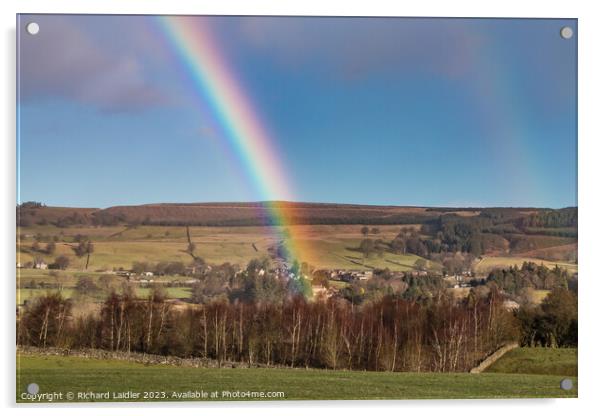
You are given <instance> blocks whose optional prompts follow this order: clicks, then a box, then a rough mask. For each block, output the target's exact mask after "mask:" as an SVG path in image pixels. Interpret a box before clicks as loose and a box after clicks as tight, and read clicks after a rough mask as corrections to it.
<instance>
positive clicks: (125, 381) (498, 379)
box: [17, 355, 577, 403]
mask: <svg viewBox="0 0 602 416" xmlns="http://www.w3.org/2000/svg"><path fill="white" fill-rule="evenodd" d="M17 368H18V370H19V371H18V372H17V401H18V402H21V403H23V402H31V400H27V399H26V397H24V396H22V394H23V392H25V391H26V389H27V385H28V384H29V383H37V384H38V385H39V386H40V393H49V392H62V393H63V401H69V400H67V399H66V395H67V393H68V392H72V393H75V394H76V399H75V400H77V392H90V391H92V392H107V391H108V392H110V394H111V395H112V394H113V393H116V392H125V391H132V392H137V393H141V397H138V398H137V399H133V400H132V399H123V398H111V399H110V400H113V401H115V400H117V401H136V400H137V401H140V400H142V395H143V392H155V393H156V394H155V396H157V397H158V399H159V400H163V401H165V400H191V398H186V397H182V396H178V394H182V393H186V392H190V391H193V392H194V391H199V392H201V391H203V392H206V393H207V394H208V397H206V398H197V399H196V400H245V398H242V399H241V398H236V397H228V394H224V392H231V394H233V395H237V394H240V393H237V392H248V391H251V392H265V393H267V392H283V393H284V397H278V398H269V399H265V398H264V399H259V400H282V399H285V400H286V399H287V400H337V399H339V400H341V399H347V400H373V399H389V400H394V399H472V398H527V397H577V383H576V380H573V381H574V382H575V386H574V388H573V389H572V390H570V391H564V390H561V389H560V388H559V383H560V380H561V379H562V377H561V376H557V375H536V374H497V373H494V374H487V373H485V374H468V373H451V374H449V373H446V374H440V373H390V372H364V371H331V370H305V369H244V368H241V369H207V368H190V367H175V366H167V365H144V364H136V363H131V362H127V361H116V360H97V359H84V358H77V357H62V356H61V357H59V356H42V355H21V356H19V357H18V358H17ZM212 392H217V393H215V396H216V397H211V393H212ZM174 393H175V395H174ZM101 400H102V399H101ZM154 400H157V398H155V399H154ZM57 401H61V400H60V399H59V400H57ZM81 401H90V400H89V399H88V400H86V399H85V398H82V399H81Z"/></svg>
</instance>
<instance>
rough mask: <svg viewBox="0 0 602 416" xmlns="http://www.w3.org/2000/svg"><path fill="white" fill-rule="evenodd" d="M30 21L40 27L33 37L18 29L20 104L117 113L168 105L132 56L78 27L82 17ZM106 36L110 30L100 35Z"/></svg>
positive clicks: (140, 64) (165, 97)
mask: <svg viewBox="0 0 602 416" xmlns="http://www.w3.org/2000/svg"><path fill="white" fill-rule="evenodd" d="M32 18H35V21H36V22H38V23H39V25H40V32H39V33H38V34H37V35H35V36H31V35H29V34H27V33H26V32H25V29H24V27H21V28H20V29H21V30H23V32H22V33H21V37H20V45H19V53H20V56H19V79H20V83H19V88H20V95H21V99H22V100H24V101H29V100H33V99H40V98H42V99H43V98H49V97H53V98H56V97H58V98H63V99H67V100H73V101H76V102H79V103H83V104H87V105H92V106H94V107H96V108H98V109H100V110H102V111H118V112H120V111H136V110H141V109H145V108H149V107H153V106H157V105H162V104H164V103H166V102H167V101H168V96H167V94H166V92H165V91H163V90H161V89H160V88H159V87H158V86H157V85H155V84H154V83H153V82H152V81H151V80H150V79H149V78H148V76H147V74H145V71H144V63H143V62H142V60H141V59H142V58H141V57H140V56H138V55H136V50H135V49H134V50H132V48H130V52H129V53H127V52H126V51H124V50H121V51H120V50H119V49H118V48H117V47H112V45H110V44H108V43H107V41H106V39H107V37H105V39H104V42H103V39H102V37H100V38H99V39H94V38H93V37H92V36H91V35H92V31H90V30H85V29H84V28H83V27H80V26H78V25H77V23H79V24H82V23H88V22H87V21H86V18H85V17H80V16H78V17H75V18H74V17H69V16H65V17H64V16H32ZM23 19H24V21H29V20H30V19H29V18H27V19H26V18H23ZM105 22H107V23H110V21H107V20H105ZM23 26H24V25H23ZM109 31H110V26H109V28H104V29H102V31H101V32H100V33H101V34H102V33H108V32H109ZM108 38H109V39H111V40H113V39H112V38H111V37H108Z"/></svg>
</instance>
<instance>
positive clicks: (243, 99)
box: [156, 16, 312, 262]
mask: <svg viewBox="0 0 602 416" xmlns="http://www.w3.org/2000/svg"><path fill="white" fill-rule="evenodd" d="M156 21H157V22H158V26H159V27H160V29H161V32H162V34H163V35H164V36H165V37H166V39H167V40H168V43H169V45H170V47H171V48H173V51H174V52H175V54H176V55H177V56H178V58H179V59H180V61H181V63H182V64H183V66H184V68H185V69H186V72H187V74H188V77H189V79H190V81H191V83H192V86H193V88H194V91H195V93H196V94H197V95H198V98H199V99H200V100H203V101H204V102H205V103H207V104H208V105H209V107H210V108H211V110H212V111H213V116H214V117H215V119H216V120H217V121H218V123H219V124H220V126H221V128H222V129H223V131H224V133H225V134H224V136H225V137H226V138H227V140H228V142H229V147H230V148H231V150H232V151H233V152H235V154H236V156H237V159H238V160H239V161H240V163H241V164H242V165H243V167H244V171H245V173H246V174H247V175H248V177H249V178H250V179H251V181H252V183H253V184H254V187H255V190H256V191H257V192H258V194H259V195H260V196H261V199H263V200H264V201H266V203H265V204H264V205H265V207H266V209H267V211H268V213H269V215H270V223H271V224H275V225H277V226H279V227H275V230H277V231H278V232H279V235H280V237H281V238H284V237H283V233H282V231H283V230H284V228H286V227H289V228H286V229H287V230H288V233H287V235H286V240H287V242H288V244H287V246H286V247H287V251H288V259H289V260H291V259H295V260H298V261H299V262H302V261H311V259H312V255H311V251H310V245H309V244H308V242H307V240H306V239H304V238H303V236H302V235H301V231H300V230H299V229H297V228H298V227H290V226H291V225H292V224H293V219H294V218H293V208H292V207H291V206H290V204H286V203H278V202H276V200H281V201H282V200H286V201H293V200H294V199H295V198H294V194H293V188H292V185H291V182H290V180H289V179H288V178H287V173H286V171H285V169H284V168H283V165H282V161H281V158H280V155H279V154H278V151H277V147H276V145H275V141H274V140H273V139H272V138H271V137H270V135H269V134H268V129H267V128H266V126H265V124H264V123H263V122H262V121H261V119H260V117H259V115H258V112H257V111H255V108H254V106H253V103H252V100H251V99H250V97H249V95H248V94H247V93H246V91H245V89H244V88H243V84H242V82H240V80H239V79H238V78H237V77H236V73H235V71H234V70H233V68H231V67H230V66H229V65H228V62H227V60H226V59H225V57H224V56H223V54H222V53H221V50H220V46H219V44H218V42H217V40H216V39H215V37H214V36H213V34H212V33H211V30H210V27H209V24H208V22H207V20H206V19H205V18H202V17H186V16H159V17H157V18H156Z"/></svg>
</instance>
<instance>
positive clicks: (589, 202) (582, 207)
mask: <svg viewBox="0 0 602 416" xmlns="http://www.w3.org/2000/svg"><path fill="white" fill-rule="evenodd" d="M0 8H1V11H2V13H1V14H0V20H1V22H2V23H1V24H2V29H3V32H2V34H3V37H2V38H3V39H2V48H3V53H2V55H1V57H2V60H1V61H2V64H1V65H0V71H2V77H1V78H0V80H1V82H2V88H1V89H0V91H3V93H4V97H3V99H2V100H1V101H0V108H1V111H0V115H1V117H2V119H1V120H2V123H1V124H0V125H2V126H3V127H4V128H5V134H4V140H3V141H2V149H1V151H0V155H2V156H1V157H2V162H0V166H1V168H0V172H1V175H2V181H0V184H1V186H2V193H1V195H2V196H3V202H4V203H3V204H2V208H1V209H2V216H1V218H2V220H3V227H2V228H1V229H2V230H3V231H4V232H3V233H2V238H1V239H0V265H2V266H3V267H2V270H3V271H4V273H3V275H2V278H1V280H2V284H3V289H4V291H3V296H4V302H2V306H3V307H2V311H3V323H4V324H5V325H2V328H3V330H4V332H5V333H4V337H3V342H2V343H1V348H2V362H1V363H2V365H0V368H2V369H3V374H2V375H1V376H0V380H1V381H0V382H1V383H2V384H1V386H2V388H1V389H0V391H1V392H2V403H1V404H2V406H3V407H8V408H10V409H9V413H10V414H13V413H21V412H27V413H29V412H32V411H33V409H32V408H31V406H19V407H15V404H14V398H15V358H14V344H13V343H14V332H15V331H14V326H15V324H14V322H15V321H14V311H15V295H14V293H15V279H14V276H15V269H14V264H15V245H14V241H15V240H14V238H15V237H14V236H15V205H16V196H15V195H16V192H15V186H16V185H15V184H16V167H15V152H16V150H15V43H16V40H15V21H16V16H15V15H16V13H108V14H117V13H119V14H237V15H245V14H252V15H335V16H441V17H555V18H561V17H562V18H578V19H579V23H578V25H579V34H578V40H579V49H578V50H579V113H578V118H579V149H578V157H579V176H578V178H579V179H578V182H579V198H578V200H579V219H580V221H579V223H580V224H579V225H580V227H579V228H580V230H579V231H580V235H579V251H580V252H579V263H580V264H579V272H580V275H581V289H580V300H579V311H580V317H579V326H580V343H579V364H580V365H579V399H545V400H542V399H527V400H472V401H468V400H455V401H450V400H436V401H428V400H427V401H398V402H390V401H370V402H349V401H347V402H283V403H275V402H271V403H265V402H259V403H258V402H254V403H245V402H239V403H170V404H166V403H155V404H143V405H142V406H141V405H135V404H133V405H124V404H105V405H88V406H86V410H85V412H86V413H89V414H90V415H95V414H106V412H107V410H108V409H107V408H111V411H114V410H117V409H125V410H126V411H127V412H136V410H137V408H140V407H142V408H143V411H144V413H147V414H149V415H154V414H164V413H165V411H166V409H165V408H166V407H169V408H175V409H178V410H184V409H185V408H188V407H193V408H196V410H194V411H195V412H201V413H203V412H211V413H213V412H220V413H222V412H223V413H225V414H226V415H228V414H236V415H240V413H241V412H244V413H245V416H248V415H262V416H264V415H266V414H274V415H275V414H282V413H283V412H286V413H288V414H293V415H296V414H299V415H301V414H303V415H305V414H306V413H308V412H311V413H315V412H319V413H327V412H328V413H330V412H332V411H333V410H334V409H335V408H341V410H342V409H343V408H344V409H345V410H344V411H345V412H346V413H348V414H351V415H363V414H365V413H366V412H368V411H370V410H371V409H372V408H378V410H377V411H378V412H379V413H380V412H387V413H389V412H390V413H396V414H400V412H404V413H408V414H409V413H411V412H420V413H424V412H426V413H427V414H436V413H437V414H441V413H445V415H446V416H449V415H454V414H461V415H467V414H483V413H484V412H487V414H488V415H497V414H500V415H502V414H503V415H507V413H508V412H515V411H517V410H518V411H519V412H520V411H527V412H538V413H539V412H545V414H546V415H547V414H562V415H566V414H567V413H573V414H575V413H579V414H581V413H586V414H587V413H593V409H596V404H597V403H596V402H597V399H598V398H599V397H602V395H600V394H599V393H598V386H599V385H600V384H601V383H600V379H599V374H601V365H600V359H599V352H598V350H599V349H600V345H602V343H601V338H602V337H601V335H600V322H599V320H598V319H597V315H599V313H600V312H599V310H598V309H596V306H598V304H599V303H600V301H599V299H598V296H599V294H600V293H602V292H601V289H602V287H601V283H600V282H602V276H601V274H602V273H601V268H600V266H599V265H598V264H596V262H595V260H596V258H597V257H598V256H599V253H598V252H597V250H598V249H599V248H600V247H601V245H600V244H599V240H598V239H597V238H600V236H602V232H600V231H601V230H600V219H599V218H600V215H601V214H600V212H599V211H600V210H599V207H601V206H602V205H601V202H602V198H601V197H600V191H599V189H600V184H599V183H598V180H597V179H598V178H602V172H601V171H600V166H601V165H602V163H600V162H599V160H598V158H599V156H600V154H601V152H600V149H601V145H600V139H601V138H602V134H601V129H600V124H601V123H600V121H599V118H600V115H599V112H600V110H599V108H600V107H601V106H600V104H599V101H600V97H601V96H600V94H601V93H602V90H601V88H600V86H601V83H600V75H599V74H602V59H601V56H600V52H599V51H600V50H602V47H601V46H600V43H599V42H600V41H601V40H602V16H601V14H600V13H599V12H598V11H597V10H596V2H594V1H582V2H577V1H569V0H566V1H557V0H550V1H542V2H534V1H533V2H526V1H524V0H506V1H487V2H484V1H480V2H479V1H471V0H456V1H453V2H452V1H449V0H448V1H445V0H429V1H422V2H411V3H409V2H408V3H407V4H404V3H402V2H391V1H386V0H370V1H354V0H331V1H328V2H327V1H324V0H304V1H301V0H297V1H296V2H295V3H293V2H283V1H278V0H255V1H248V0H246V1H245V0H230V1H228V2H218V1H206V0H197V1H195V2H190V1H186V0H147V1H145V2H142V1H132V2H126V1H123V0H121V1H120V0H86V1H85V2H82V1H81V0H79V1H78V0H54V1H52V2H49V1H44V0H19V1H18V2H17V0H3V1H2V2H0ZM596 215H597V216H598V217H596ZM596 266H597V267H596ZM597 355H598V356H597ZM34 408H37V409H38V411H39V412H43V413H44V414H61V415H69V414H77V415H79V414H81V409H80V408H78V407H77V405H73V406H72V405H55V406H50V407H47V406H44V407H41V406H35V407H34ZM138 411H140V410H138Z"/></svg>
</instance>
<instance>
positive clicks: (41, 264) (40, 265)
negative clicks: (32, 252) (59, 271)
mask: <svg viewBox="0 0 602 416" xmlns="http://www.w3.org/2000/svg"><path fill="white" fill-rule="evenodd" d="M33 268H34V269H41V270H46V269H47V268H48V264H47V263H46V262H45V261H44V260H34V261H33Z"/></svg>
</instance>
